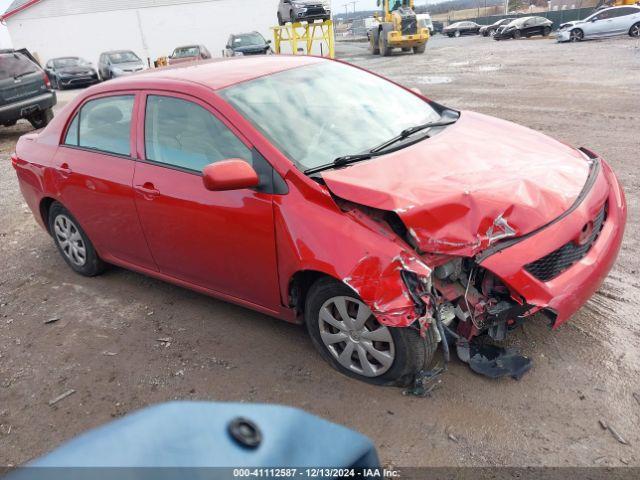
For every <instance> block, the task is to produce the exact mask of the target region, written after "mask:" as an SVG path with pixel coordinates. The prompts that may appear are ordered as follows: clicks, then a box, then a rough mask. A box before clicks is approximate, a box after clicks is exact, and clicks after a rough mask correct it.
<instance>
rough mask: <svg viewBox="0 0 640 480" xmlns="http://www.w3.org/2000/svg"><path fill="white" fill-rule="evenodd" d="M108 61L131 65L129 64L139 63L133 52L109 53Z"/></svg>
mask: <svg viewBox="0 0 640 480" xmlns="http://www.w3.org/2000/svg"><path fill="white" fill-rule="evenodd" d="M109 60H111V63H131V62H141V61H142V60H140V59H139V58H138V56H137V55H136V54H135V53H133V52H117V53H110V54H109Z"/></svg>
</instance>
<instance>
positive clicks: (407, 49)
mask: <svg viewBox="0 0 640 480" xmlns="http://www.w3.org/2000/svg"><path fill="white" fill-rule="evenodd" d="M411 50H412V48H411V47H402V51H403V52H410V51H411Z"/></svg>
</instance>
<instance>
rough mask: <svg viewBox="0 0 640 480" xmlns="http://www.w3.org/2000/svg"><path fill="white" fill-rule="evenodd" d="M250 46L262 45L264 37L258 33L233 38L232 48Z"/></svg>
mask: <svg viewBox="0 0 640 480" xmlns="http://www.w3.org/2000/svg"><path fill="white" fill-rule="evenodd" d="M252 45H264V37H263V36H262V35H260V34H259V33H248V34H246V35H238V36H237V37H233V46H234V47H250V46H252Z"/></svg>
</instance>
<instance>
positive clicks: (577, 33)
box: [569, 28, 584, 42]
mask: <svg viewBox="0 0 640 480" xmlns="http://www.w3.org/2000/svg"><path fill="white" fill-rule="evenodd" d="M583 38H584V32H583V31H582V30H580V29H579V28H574V29H573V30H571V31H570V32H569V41H570V42H581V41H582V39H583Z"/></svg>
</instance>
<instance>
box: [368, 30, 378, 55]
mask: <svg viewBox="0 0 640 480" xmlns="http://www.w3.org/2000/svg"><path fill="white" fill-rule="evenodd" d="M369 50H370V51H371V53H372V54H373V55H380V45H379V44H378V39H377V38H376V36H375V34H374V33H373V32H371V33H370V35H369Z"/></svg>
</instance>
